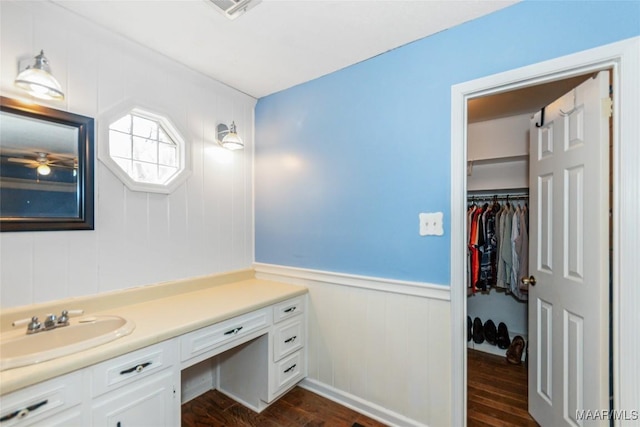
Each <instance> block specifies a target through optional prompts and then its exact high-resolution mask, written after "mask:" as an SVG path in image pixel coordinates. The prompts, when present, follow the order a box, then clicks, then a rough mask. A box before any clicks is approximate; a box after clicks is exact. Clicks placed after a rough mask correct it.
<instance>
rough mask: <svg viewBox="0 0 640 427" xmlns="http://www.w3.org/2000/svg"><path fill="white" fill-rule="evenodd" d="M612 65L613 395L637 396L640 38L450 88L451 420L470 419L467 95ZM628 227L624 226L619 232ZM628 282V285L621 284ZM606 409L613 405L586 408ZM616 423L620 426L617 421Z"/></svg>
mask: <svg viewBox="0 0 640 427" xmlns="http://www.w3.org/2000/svg"><path fill="white" fill-rule="evenodd" d="M604 69H609V70H611V72H612V78H613V111H614V114H613V141H612V142H613V152H612V155H613V167H612V172H613V173H612V175H611V180H612V185H613V206H612V209H613V233H612V239H613V242H612V243H613V262H612V265H611V269H612V270H611V275H612V277H613V284H612V286H613V301H612V302H613V307H612V310H613V325H612V327H613V330H612V339H613V341H612V342H613V347H612V356H613V371H612V375H613V394H614V410H615V411H627V412H626V414H627V415H630V413H631V411H632V410H637V409H638V408H637V407H636V406H637V402H640V390H639V389H638V388H637V382H638V380H640V368H639V367H638V365H637V360H640V337H639V336H638V334H637V325H635V322H632V321H627V322H625V321H624V320H625V319H635V318H636V316H637V313H638V311H639V310H640V286H637V285H636V284H637V278H638V277H640V266H638V263H637V254H638V253H640V243H639V242H640V227H637V218H639V217H640V199H639V198H638V194H640V170H639V168H638V166H637V165H638V164H640V144H637V141H639V140H640V123H638V120H637V118H638V117H640V101H639V98H640V37H634V38H631V39H627V40H623V41H619V42H616V43H612V44H608V45H604V46H600V47H597V48H593V49H589V50H586V51H582V52H578V53H574V54H571V55H568V56H563V57H559V58H555V59H552V60H548V61H544V62H540V63H537V64H533V65H529V66H526V67H522V68H518V69H515V70H510V71H506V72H503V73H499V74H494V75H491V76H487V77H483V78H480V79H476V80H472V81H468V82H464V83H460V84H457V85H454V86H452V87H451V284H450V286H451V336H452V340H451V341H452V349H451V350H452V359H451V360H452V364H451V425H457V426H466V423H467V351H466V350H467V339H466V337H467V332H466V328H467V326H466V325H467V323H466V318H467V304H466V298H467V297H466V289H465V277H466V274H465V272H466V247H467V245H466V241H465V236H466V232H467V231H466V219H465V218H466V193H467V164H466V163H467V101H468V100H470V99H473V98H477V97H479V96H485V95H491V94H497V93H501V92H508V91H511V90H515V89H520V88H523V87H527V86H532V85H537V84H542V83H549V82H552V81H556V80H562V79H565V78H569V77H574V76H578V75H581V74H586V73H589V72H596V71H600V70H604ZM622 231H624V232H622ZM623 284H627V286H622V285H623ZM585 409H593V410H606V409H608V408H585ZM614 425H619V421H616V423H615V424H614Z"/></svg>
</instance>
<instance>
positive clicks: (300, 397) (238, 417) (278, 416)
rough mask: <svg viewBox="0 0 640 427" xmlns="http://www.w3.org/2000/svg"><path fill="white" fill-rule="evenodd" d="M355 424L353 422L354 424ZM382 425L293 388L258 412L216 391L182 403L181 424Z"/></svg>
mask: <svg viewBox="0 0 640 427" xmlns="http://www.w3.org/2000/svg"><path fill="white" fill-rule="evenodd" d="M354 423H357V424H354ZM354 425H355V426H356V427H357V426H358V425H360V426H362V427H384V426H385V424H382V423H380V422H378V421H375V420H372V419H371V418H368V417H366V416H364V415H362V414H359V413H357V412H355V411H353V410H351V409H349V408H345V407H344V406H341V405H339V404H337V403H335V402H333V401H331V400H329V399H325V398H324V397H322V396H319V395H317V394H315V393H312V392H310V391H308V390H305V389H303V388H300V387H294V388H293V389H292V390H291V391H289V392H288V393H287V394H285V395H284V396H282V397H281V398H280V399H278V400H277V401H276V402H275V403H273V404H272V405H271V406H269V407H268V408H267V409H265V410H264V411H262V412H261V413H260V414H258V413H256V412H253V411H252V410H250V409H247V408H245V407H244V406H242V405H241V404H239V403H237V402H235V401H234V400H232V399H230V398H229V397H227V396H225V395H224V394H222V393H220V392H219V391H217V390H211V391H209V392H207V393H205V394H203V395H201V396H199V397H197V398H195V399H193V400H191V401H189V402H187V403H185V404H184V405H182V427H216V426H228V427H234V426H239V427H246V426H256V427H257V426H259V427H303V426H304V427H313V426H327V427H352V426H354Z"/></svg>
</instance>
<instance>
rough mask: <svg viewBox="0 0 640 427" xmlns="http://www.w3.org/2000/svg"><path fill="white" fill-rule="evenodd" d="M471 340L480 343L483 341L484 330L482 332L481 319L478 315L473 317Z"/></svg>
mask: <svg viewBox="0 0 640 427" xmlns="http://www.w3.org/2000/svg"><path fill="white" fill-rule="evenodd" d="M473 342H474V343H476V344H482V343H483V342H484V332H482V320H480V318H479V317H476V318H475V319H473Z"/></svg>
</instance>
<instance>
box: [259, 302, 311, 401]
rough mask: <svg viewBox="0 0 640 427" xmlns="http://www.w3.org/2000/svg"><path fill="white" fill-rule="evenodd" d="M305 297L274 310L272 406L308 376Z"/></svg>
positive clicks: (271, 363)
mask: <svg viewBox="0 0 640 427" xmlns="http://www.w3.org/2000/svg"><path fill="white" fill-rule="evenodd" d="M305 311H306V295H301V296H299V297H295V298H291V299H289V300H287V301H283V302H281V303H279V304H275V305H274V306H273V319H274V325H273V332H272V334H271V337H272V340H271V348H272V352H271V356H270V357H271V361H270V363H269V398H268V402H269V403H271V402H273V401H274V400H275V399H277V398H278V397H280V396H281V395H282V394H284V393H285V392H286V391H287V390H289V389H290V388H291V387H293V386H294V385H295V384H297V383H298V382H299V381H300V380H301V379H303V378H304V377H305V376H306V375H307V368H306V366H307V363H306V362H307V357H306V356H307V354H306V349H305V341H306V339H305V338H306V332H307V327H306V316H304V315H303V314H304V312H305Z"/></svg>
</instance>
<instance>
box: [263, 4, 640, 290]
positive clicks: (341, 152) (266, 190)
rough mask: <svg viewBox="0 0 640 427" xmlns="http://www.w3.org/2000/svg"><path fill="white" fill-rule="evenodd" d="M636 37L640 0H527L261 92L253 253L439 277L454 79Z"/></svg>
mask: <svg viewBox="0 0 640 427" xmlns="http://www.w3.org/2000/svg"><path fill="white" fill-rule="evenodd" d="M638 34H640V2H638V1H622V2H615V1H588V2H587V1H563V2H538V1H525V2H522V3H518V4H516V5H514V6H511V7H508V8H506V9H503V10H501V11H499V12H496V13H494V14H491V15H488V16H486V17H483V18H480V19H477V20H475V21H472V22H469V23H466V24H463V25H460V26H458V27H456V28H453V29H450V30H447V31H444V32H442V33H439V34H436V35H434V36H431V37H427V38H425V39H422V40H419V41H417V42H414V43H411V44H409V45H406V46H404V47H402V48H399V49H396V50H393V51H391V52H388V53H386V54H384V55H380V56H377V57H375V58H372V59H370V60H368V61H365V62H362V63H360V64H357V65H354V66H351V67H348V68H346V69H343V70H340V71H338V72H336V73H332V74H330V75H327V76H324V77H322V78H319V79H316V80H313V81H310V82H308V83H305V84H302V85H299V86H296V87H294V88H291V89H288V90H285V91H283V92H279V93H277V94H274V95H270V96H268V97H265V98H262V99H260V100H259V101H258V104H257V107H256V177H255V179H256V190H255V191H256V214H255V215H256V237H255V238H256V256H255V258H256V261H257V262H263V263H272V264H279V265H286V266H293V267H302V268H310V269H318V270H327V271H333V272H342V273H350V274H359V275H366V276H375V277H384V278H394V279H401V280H411V281H422V282H430V283H437V284H444V285H447V284H448V283H449V276H450V271H449V269H450V254H449V251H450V228H449V223H450V157H451V156H450V127H451V117H450V116H451V114H450V109H451V102H450V98H451V86H452V85H454V84H457V83H461V82H464V81H468V80H473V79H476V78H479V77H482V76H487V75H491V74H495V73H498V72H502V71H506V70H510V69H513V68H518V67H521V66H524V65H529V64H533V63H536V62H540V61H543V60H547V59H551V58H555V57H559V56H563V55H567V54H570V53H574V52H578V51H581V50H585V49H589V48H592V47H596V46H599V45H603V44H607V43H611V42H614V41H618V40H622V39H626V38H629V37H633V36H637V35H638ZM433 211H442V212H444V217H445V235H444V236H442V237H431V236H430V237H420V236H419V234H418V214H419V213H420V212H433Z"/></svg>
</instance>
